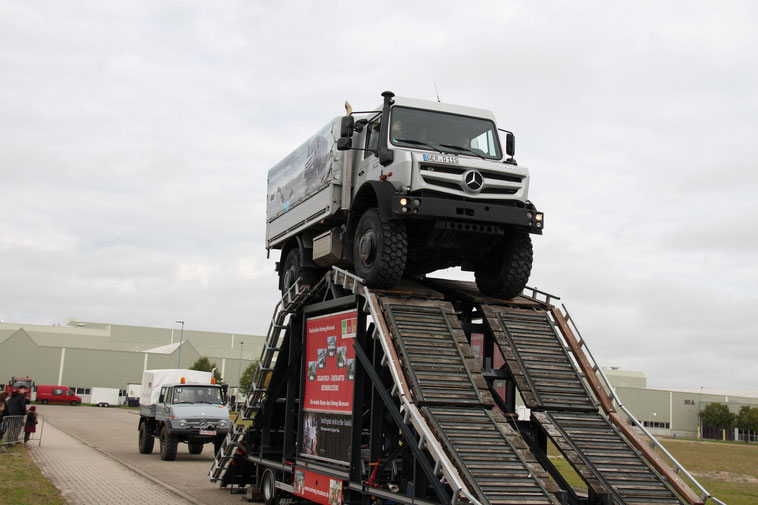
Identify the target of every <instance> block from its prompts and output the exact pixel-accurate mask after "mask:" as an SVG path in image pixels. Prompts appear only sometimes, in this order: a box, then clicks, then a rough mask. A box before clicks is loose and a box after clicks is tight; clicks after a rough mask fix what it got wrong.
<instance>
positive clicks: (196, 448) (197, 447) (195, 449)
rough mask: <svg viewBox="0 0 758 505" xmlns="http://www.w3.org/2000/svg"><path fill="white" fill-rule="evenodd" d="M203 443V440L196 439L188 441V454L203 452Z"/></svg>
mask: <svg viewBox="0 0 758 505" xmlns="http://www.w3.org/2000/svg"><path fill="white" fill-rule="evenodd" d="M204 445H205V444H204V443H203V442H197V441H190V442H187V447H188V448H189V453H190V454H200V453H201V452H203V446H204Z"/></svg>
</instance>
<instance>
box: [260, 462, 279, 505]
mask: <svg viewBox="0 0 758 505" xmlns="http://www.w3.org/2000/svg"><path fill="white" fill-rule="evenodd" d="M261 494H262V495H263V503H265V504H266V505H274V503H275V502H276V479H275V478H274V471H273V470H271V469H270V468H266V470H264V471H263V475H262V476H261Z"/></svg>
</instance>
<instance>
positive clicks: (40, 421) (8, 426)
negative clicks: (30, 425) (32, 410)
mask: <svg viewBox="0 0 758 505" xmlns="http://www.w3.org/2000/svg"><path fill="white" fill-rule="evenodd" d="M26 417H27V416H5V417H4V418H3V422H2V425H0V447H1V448H2V449H3V451H5V446H6V445H14V444H19V443H21V442H25V441H27V443H28V442H37V446H38V447H39V446H40V445H42V430H43V429H44V427H45V417H44V416H42V415H39V414H37V426H36V431H35V432H34V433H29V434H28V436H25V434H26V432H25V430H24V427H25V426H26Z"/></svg>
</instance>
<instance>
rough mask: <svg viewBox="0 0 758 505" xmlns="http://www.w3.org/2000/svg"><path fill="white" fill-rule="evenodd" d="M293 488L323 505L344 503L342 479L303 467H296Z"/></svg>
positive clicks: (295, 491) (306, 497)
mask: <svg viewBox="0 0 758 505" xmlns="http://www.w3.org/2000/svg"><path fill="white" fill-rule="evenodd" d="M292 490H293V492H294V493H295V494H296V495H297V496H302V497H303V498H305V499H306V500H310V501H312V502H316V503H320V504H321V505H342V481H341V480H339V479H333V478H331V477H328V476H326V475H321V474H319V473H315V472H311V471H309V470H304V469H301V468H296V469H295V482H294V483H293V485H292Z"/></svg>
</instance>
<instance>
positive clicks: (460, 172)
mask: <svg viewBox="0 0 758 505" xmlns="http://www.w3.org/2000/svg"><path fill="white" fill-rule="evenodd" d="M382 96H383V97H384V102H383V104H382V106H381V107H379V108H377V110H373V111H368V112H353V111H352V109H351V108H350V106H349V104H347V103H346V104H345V107H346V109H347V115H346V116H340V117H336V118H334V119H333V120H332V121H330V122H329V123H327V124H326V126H324V127H323V128H322V129H321V130H320V131H318V132H317V133H316V134H315V135H313V136H312V137H311V138H310V139H308V140H307V141H306V142H305V143H304V144H302V145H301V146H300V147H298V148H297V149H296V150H295V151H293V152H292V153H291V154H290V155H289V156H287V157H286V158H284V159H283V160H282V161H280V162H279V163H277V164H276V165H275V166H274V167H273V168H271V169H270V170H269V172H268V200H267V205H266V248H267V249H268V250H269V253H270V250H271V249H280V250H281V256H280V261H279V262H278V263H277V271H278V272H279V285H280V286H279V287H280V288H281V289H282V290H285V289H287V288H288V287H289V286H291V285H292V283H293V282H294V281H295V279H297V278H298V277H302V278H303V280H304V281H305V283H312V282H315V281H316V280H317V279H318V278H319V277H320V276H321V275H322V274H323V272H324V270H325V269H326V268H328V267H329V266H331V265H338V266H343V267H347V268H352V269H353V271H354V272H355V273H356V274H357V275H358V276H360V277H362V278H363V279H364V280H365V281H366V283H367V284H368V285H369V286H370V287H377V288H389V287H392V286H393V284H395V282H396V281H398V280H399V279H400V278H401V277H403V276H406V277H414V276H420V275H423V274H426V273H429V272H433V271H435V270H438V269H441V268H447V267H451V266H460V267H461V268H462V269H463V270H465V271H473V272H474V273H475V277H476V283H477V285H478V286H479V289H480V290H481V291H482V292H484V293H485V294H488V295H491V296H496V297H501V298H512V297H514V296H516V295H518V294H519V293H520V292H521V291H522V289H523V288H524V286H525V285H526V282H527V280H528V279H529V274H530V272H531V267H532V242H531V237H530V234H541V233H542V229H543V226H544V216H543V214H542V213H541V212H539V211H538V210H537V209H536V207H535V206H534V205H533V204H532V203H531V202H530V201H529V200H528V190H529V172H528V171H527V169H526V168H524V167H522V166H519V165H518V164H517V163H516V160H514V158H513V155H514V151H515V139H514V136H513V134H512V133H511V132H508V131H506V130H499V129H498V128H497V126H496V123H495V116H494V115H493V114H492V113H491V112H489V111H486V110H482V109H475V108H471V107H463V106H459V105H450V104H446V103H439V102H430V101H425V100H416V99H411V98H400V97H395V96H394V94H393V93H392V92H389V91H385V92H384V93H382ZM500 131H502V132H503V133H504V135H501V134H500V133H499V132H500ZM501 138H504V139H505V146H503V145H502V142H501Z"/></svg>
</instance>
